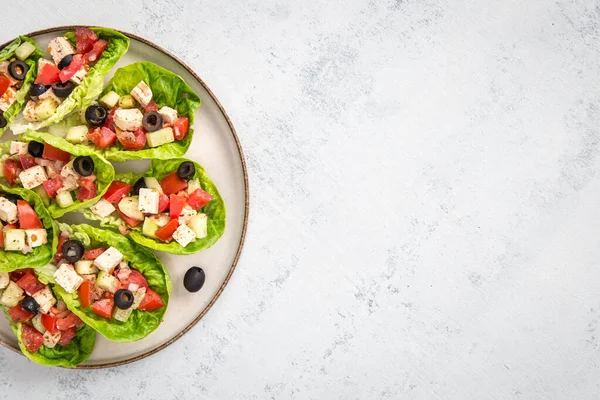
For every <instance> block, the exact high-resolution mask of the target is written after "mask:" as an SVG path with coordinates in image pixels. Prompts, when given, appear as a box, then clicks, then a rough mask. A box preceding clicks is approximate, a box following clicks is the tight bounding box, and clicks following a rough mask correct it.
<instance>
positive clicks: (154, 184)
mask: <svg viewBox="0 0 600 400" xmlns="http://www.w3.org/2000/svg"><path fill="white" fill-rule="evenodd" d="M144 182H145V183H146V187H147V188H148V189H155V190H156V191H158V193H161V194H162V192H163V191H162V187H161V186H160V183H158V179H156V178H153V177H151V176H147V177H144Z"/></svg>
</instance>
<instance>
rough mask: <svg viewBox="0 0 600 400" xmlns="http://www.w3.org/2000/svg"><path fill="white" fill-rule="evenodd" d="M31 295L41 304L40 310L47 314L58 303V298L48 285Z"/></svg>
mask: <svg viewBox="0 0 600 400" xmlns="http://www.w3.org/2000/svg"><path fill="white" fill-rule="evenodd" d="M31 297H33V298H34V299H35V301H37V303H38V304H39V305H40V312H41V313H42V314H47V313H48V311H50V309H51V308H52V307H53V306H54V305H55V304H56V299H55V298H54V295H53V294H52V291H51V290H50V288H49V287H48V286H46V287H45V288H43V289H42V290H39V291H37V292H35V294H33V295H32V296H31Z"/></svg>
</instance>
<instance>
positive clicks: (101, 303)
mask: <svg viewBox="0 0 600 400" xmlns="http://www.w3.org/2000/svg"><path fill="white" fill-rule="evenodd" d="M109 294H110V293H109ZM110 295H111V297H110V298H103V299H101V300H98V301H97V302H95V303H94V304H92V311H93V312H94V314H96V315H97V316H99V317H102V318H107V319H110V318H111V317H112V309H113V305H114V299H113V298H112V294H110Z"/></svg>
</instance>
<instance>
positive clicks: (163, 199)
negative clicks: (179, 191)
mask: <svg viewBox="0 0 600 400" xmlns="http://www.w3.org/2000/svg"><path fill="white" fill-rule="evenodd" d="M170 203H171V201H170V200H169V196H167V195H166V194H161V195H160V196H159V197H158V212H159V213H161V212H165V211H166V210H167V209H168V208H169V204H170Z"/></svg>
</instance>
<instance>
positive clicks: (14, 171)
mask: <svg viewBox="0 0 600 400" xmlns="http://www.w3.org/2000/svg"><path fill="white" fill-rule="evenodd" d="M3 170H4V178H5V179H6V180H7V181H8V184H9V185H10V186H12V185H14V183H15V180H16V179H17V177H18V176H19V174H20V173H21V171H22V169H21V165H20V164H19V162H18V161H17V160H13V159H10V158H9V159H7V160H5V161H4V167H3Z"/></svg>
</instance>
